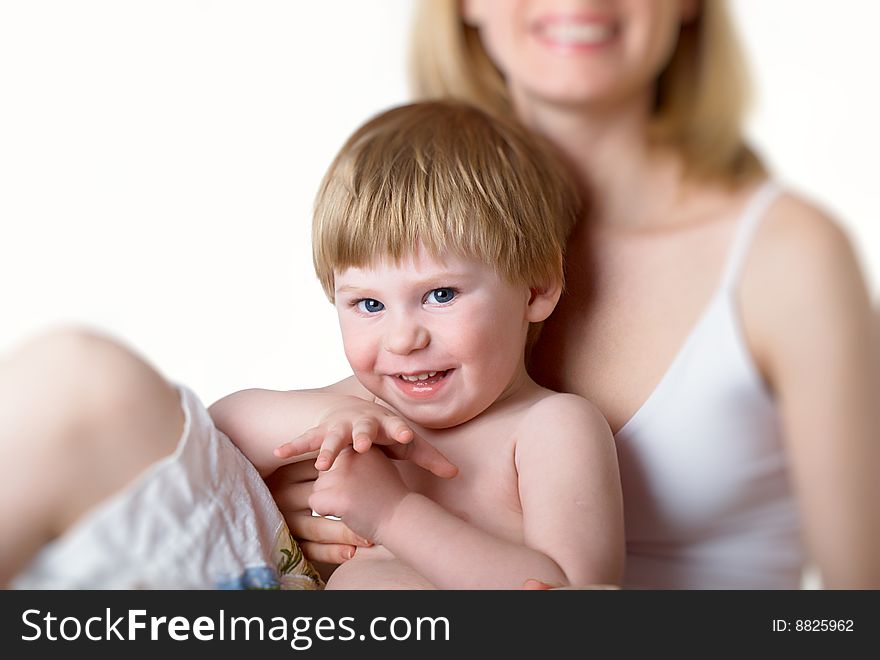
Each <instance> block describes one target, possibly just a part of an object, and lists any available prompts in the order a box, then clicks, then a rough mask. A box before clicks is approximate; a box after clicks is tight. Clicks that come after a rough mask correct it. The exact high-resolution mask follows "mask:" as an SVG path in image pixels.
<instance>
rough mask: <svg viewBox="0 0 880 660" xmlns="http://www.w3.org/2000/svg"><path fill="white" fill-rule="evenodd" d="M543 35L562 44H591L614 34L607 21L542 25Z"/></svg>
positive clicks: (605, 39)
mask: <svg viewBox="0 0 880 660" xmlns="http://www.w3.org/2000/svg"><path fill="white" fill-rule="evenodd" d="M542 32H543V34H544V37H545V38H547V39H551V40H553V41H556V42H558V43H560V44H564V45H571V46H577V45H592V44H598V43H601V42H603V41H607V40H608V39H610V38H611V37H612V36H614V27H613V26H612V25H610V24H608V23H552V24H549V25H544V26H543V30H542Z"/></svg>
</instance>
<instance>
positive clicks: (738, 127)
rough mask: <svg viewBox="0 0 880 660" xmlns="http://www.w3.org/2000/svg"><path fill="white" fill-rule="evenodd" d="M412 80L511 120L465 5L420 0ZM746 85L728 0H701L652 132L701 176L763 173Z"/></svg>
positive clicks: (419, 88)
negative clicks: (750, 127) (747, 135)
mask: <svg viewBox="0 0 880 660" xmlns="http://www.w3.org/2000/svg"><path fill="white" fill-rule="evenodd" d="M411 37H412V41H411V55H410V78H411V87H412V91H413V94H414V96H415V98H417V99H431V98H444V97H451V98H457V99H461V100H464V101H468V102H470V103H475V104H477V105H479V106H480V107H483V108H485V109H487V110H489V111H490V112H494V113H498V114H502V115H512V114H513V108H512V105H511V100H510V96H509V93H508V89H507V85H506V83H505V81H504V78H503V76H502V74H501V72H500V71H499V70H498V68H497V67H496V66H495V65H494V64H493V62H492V61H491V59H490V58H489V55H488V54H487V53H486V50H485V49H484V48H483V44H482V42H481V40H480V35H479V33H478V31H477V29H476V28H474V27H472V26H469V25H467V24H466V23H465V22H464V20H463V18H462V15H461V9H460V1H459V0H420V5H419V7H418V8H417V10H416V12H415V21H414V24H413V30H412V35H411ZM747 96H748V81H747V75H746V72H745V66H744V63H743V57H742V53H741V51H740V49H739V44H738V43H737V39H736V35H735V33H734V30H733V25H732V24H731V20H730V17H729V16H728V12H727V8H726V6H725V3H724V1H723V0H702V1H701V2H700V10H699V12H698V15H697V16H696V17H695V18H694V19H693V20H691V21H688V22H687V23H684V24H683V25H682V27H681V32H680V35H679V39H678V44H677V46H676V48H675V51H674V53H673V55H672V58H671V59H670V61H669V63H668V64H667V66H666V68H665V69H664V70H663V72H662V73H661V74H660V76H659V78H658V80H657V85H656V94H655V102H654V111H653V120H652V125H651V135H652V137H653V138H654V139H656V140H658V141H661V142H663V143H665V144H669V145H671V146H673V147H675V148H676V149H678V150H679V152H680V153H681V155H682V157H683V160H684V163H685V167H686V170H687V172H688V173H689V174H691V175H694V176H697V177H709V178H720V179H721V180H725V181H728V182H731V183H735V182H738V181H742V180H747V179H750V178H753V177H756V176H760V175H762V174H763V173H764V168H763V166H762V165H761V163H760V161H759V160H758V159H757V158H756V157H755V155H754V154H753V153H752V151H751V150H750V149H749V148H748V146H747V145H746V144H745V142H744V140H743V135H742V119H743V115H744V113H745V109H746V102H747Z"/></svg>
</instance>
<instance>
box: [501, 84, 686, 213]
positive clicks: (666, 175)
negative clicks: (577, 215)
mask: <svg viewBox="0 0 880 660" xmlns="http://www.w3.org/2000/svg"><path fill="white" fill-rule="evenodd" d="M517 114H518V115H519V117H520V119H521V120H522V121H523V122H524V123H526V125H528V126H530V127H531V128H532V129H533V130H536V131H537V132H538V133H540V134H542V135H544V136H545V137H547V138H548V139H550V140H551V141H552V142H553V143H554V144H555V145H556V146H557V147H558V148H560V149H561V150H562V152H563V153H564V154H565V155H566V157H567V158H568V159H569V161H570V162H571V164H572V165H573V166H574V167H575V168H576V170H577V172H578V175H579V177H580V179H581V182H582V183H583V185H584V187H585V189H586V190H587V192H588V196H589V200H590V207H591V209H592V221H593V222H594V223H597V224H598V225H599V226H606V227H620V228H626V227H630V228H635V227H644V226H647V225H652V224H654V223H655V222H657V221H659V220H660V219H662V218H663V217H665V216H666V214H665V211H666V210H668V209H670V208H671V207H673V206H674V204H675V202H676V200H677V199H678V195H679V192H680V187H681V182H682V168H681V163H680V160H679V158H678V157H677V156H676V155H675V154H673V153H672V152H671V151H670V150H668V149H666V150H664V149H662V148H660V147H657V146H652V145H651V143H650V141H649V139H648V119H649V110H648V103H647V101H646V100H642V101H639V102H631V103H628V104H623V105H617V106H615V107H614V108H604V109H592V110H585V109H584V108H582V107H574V106H560V105H558V104H549V103H540V102H535V101H531V100H529V101H528V102H520V103H517ZM634 192H637V193H638V194H634Z"/></svg>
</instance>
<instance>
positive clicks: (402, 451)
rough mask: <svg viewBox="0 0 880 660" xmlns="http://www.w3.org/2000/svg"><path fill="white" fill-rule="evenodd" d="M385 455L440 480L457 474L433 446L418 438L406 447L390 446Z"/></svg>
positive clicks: (446, 459) (447, 460) (456, 469)
mask: <svg viewBox="0 0 880 660" xmlns="http://www.w3.org/2000/svg"><path fill="white" fill-rule="evenodd" d="M387 453H388V454H389V455H390V456H391V457H392V458H396V459H398V460H408V461H412V462H413V463H415V464H416V465H418V466H419V467H423V468H425V469H426V470H428V471H429V472H431V473H432V474H435V475H437V476H438V477H440V478H441V479H450V478H452V477H454V476H455V475H457V474H458V468H457V467H455V465H453V464H452V463H451V462H450V461H449V459H448V458H446V457H445V456H444V455H443V454H441V453H440V451H439V450H438V449H437V448H436V447H434V445H432V444H430V443H429V442H426V441H425V440H422V439H421V438H418V437H417V438H414V439H413V441H412V442H411V443H409V444H406V445H402V446H401V445H390V446H389V447H388V448H387Z"/></svg>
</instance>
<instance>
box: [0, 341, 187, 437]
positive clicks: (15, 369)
mask: <svg viewBox="0 0 880 660" xmlns="http://www.w3.org/2000/svg"><path fill="white" fill-rule="evenodd" d="M2 386H6V387H7V389H9V390H10V391H11V390H12V389H14V390H15V391H17V392H19V396H18V397H17V398H18V399H19V404H20V405H21V406H22V407H23V408H24V409H28V410H31V411H32V412H33V413H35V414H36V413H37V411H39V414H40V415H41V416H44V417H46V416H48V417H49V418H57V419H58V421H59V422H61V423H67V424H68V425H70V426H75V427H76V428H78V429H84V428H95V427H99V426H100V425H101V424H103V423H105V422H112V421H113V420H114V419H115V418H118V417H119V416H120V415H124V416H129V417H132V418H134V419H138V418H149V419H155V418H156V417H162V416H166V417H167V416H171V417H175V416H176V415H175V413H176V409H177V408H178V407H179V406H178V403H177V400H178V399H177V393H176V391H175V389H174V388H173V387H172V386H171V385H170V384H169V383H167V382H166V381H165V379H164V378H163V377H162V376H161V375H160V374H159V373H158V372H157V371H156V370H155V369H154V368H153V367H152V366H151V365H149V364H148V363H147V362H146V361H145V360H144V359H143V358H141V357H140V356H138V355H137V354H136V353H135V352H134V351H133V350H131V349H130V348H128V347H126V346H124V345H123V344H122V343H120V342H119V341H117V340H116V339H113V338H112V337H110V336H108V335H104V334H101V333H99V332H97V331H94V330H91V329H88V328H82V327H64V328H55V329H52V330H50V331H48V332H46V333H44V334H41V335H38V336H36V337H34V338H33V339H31V340H30V341H28V342H27V343H26V344H24V345H23V346H22V347H21V349H20V350H18V351H17V352H16V353H15V354H14V355H13V356H12V358H11V360H10V361H8V362H7V363H6V365H4V369H3V373H2V376H0V387H2Z"/></svg>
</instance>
